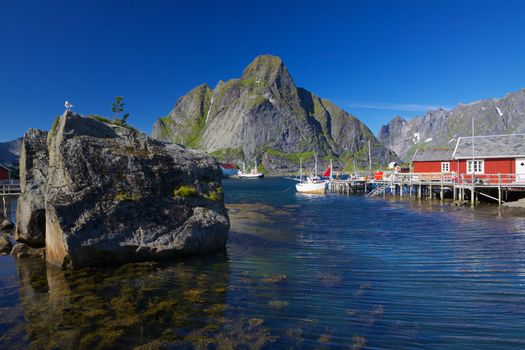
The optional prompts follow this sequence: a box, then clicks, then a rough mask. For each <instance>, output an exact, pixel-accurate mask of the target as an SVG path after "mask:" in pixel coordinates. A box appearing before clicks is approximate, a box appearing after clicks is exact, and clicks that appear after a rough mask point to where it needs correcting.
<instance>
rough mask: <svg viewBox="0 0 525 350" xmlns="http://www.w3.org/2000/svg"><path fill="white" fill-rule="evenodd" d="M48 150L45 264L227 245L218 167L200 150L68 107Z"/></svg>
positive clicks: (155, 255)
mask: <svg viewBox="0 0 525 350" xmlns="http://www.w3.org/2000/svg"><path fill="white" fill-rule="evenodd" d="M48 151H49V168H48V175H47V183H46V193H45V214H46V220H45V221H46V235H45V248H46V259H47V261H48V262H50V263H52V264H55V265H59V266H62V267H73V268H76V267H80V266H86V265H95V264H101V263H105V262H114V261H118V262H127V261H139V260H148V259H160V258H169V257H175V256H182V255H188V254H195V253H205V252H210V251H214V250H219V249H223V248H224V247H225V244H226V240H227V237H228V229H229V219H228V215H227V212H226V209H225V207H224V201H223V197H222V187H221V171H220V168H219V166H218V164H217V162H216V161H215V160H214V159H213V158H212V157H210V156H208V155H206V154H205V153H200V152H195V151H190V150H187V149H185V148H184V147H181V146H177V145H171V144H166V143H163V142H160V141H157V140H153V139H151V138H149V137H147V136H146V135H144V134H142V133H140V132H138V131H136V130H134V129H131V128H127V127H122V126H117V125H113V124H111V123H105V122H101V121H99V120H95V119H91V118H83V117H81V116H79V115H76V114H74V113H73V112H70V111H69V112H66V113H65V114H64V115H63V116H62V117H60V119H59V120H58V123H57V125H56V127H55V128H54V130H52V131H50V133H49V136H48Z"/></svg>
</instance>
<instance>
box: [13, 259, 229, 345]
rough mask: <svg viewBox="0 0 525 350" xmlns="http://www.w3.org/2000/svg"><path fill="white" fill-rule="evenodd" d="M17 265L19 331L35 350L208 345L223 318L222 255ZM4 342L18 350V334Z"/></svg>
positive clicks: (225, 274) (225, 263) (224, 274)
mask: <svg viewBox="0 0 525 350" xmlns="http://www.w3.org/2000/svg"><path fill="white" fill-rule="evenodd" d="M17 268H18V274H19V279H20V295H21V301H22V305H23V309H24V311H23V312H24V317H25V320H26V321H25V333H26V335H27V339H28V341H29V342H30V344H31V347H34V348H39V349H40V348H41V349H52V348H69V349H71V348H81V349H84V348H89V349H94V348H108V347H132V346H136V345H145V344H150V345H158V346H160V345H162V344H171V345H174V344H179V345H184V344H187V345H191V344H194V343H200V342H202V341H203V339H207V340H206V341H209V342H213V341H214V339H213V338H214V337H210V336H209V335H210V334H211V333H212V332H213V333H214V334H215V336H217V335H218V334H220V331H221V329H222V328H224V326H225V323H226V322H227V321H226V318H225V311H226V309H227V307H226V294H227V287H228V279H229V263H228V259H227V256H226V255H225V254H221V255H218V256H214V257H209V258H202V259H195V260H190V261H186V262H178V263H173V264H167V265H166V264H157V263H142V264H127V265H123V266H120V267H117V268H113V269H100V268H98V269H89V268H87V269H82V270H78V271H73V272H71V271H68V272H64V271H62V270H59V269H57V268H55V267H53V266H46V265H45V264H44V263H43V262H42V261H41V260H38V259H20V260H18V264H17ZM190 330H191V331H190ZM208 338H209V339H208ZM3 341H4V344H3V345H4V346H8V347H9V348H16V347H19V348H24V347H25V345H24V344H20V339H8V340H7V341H6V339H3Z"/></svg>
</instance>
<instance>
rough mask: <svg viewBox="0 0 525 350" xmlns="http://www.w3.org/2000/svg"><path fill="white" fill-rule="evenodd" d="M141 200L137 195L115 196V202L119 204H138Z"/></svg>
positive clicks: (121, 194) (122, 193)
mask: <svg viewBox="0 0 525 350" xmlns="http://www.w3.org/2000/svg"><path fill="white" fill-rule="evenodd" d="M139 199H140V198H139V196H138V195H137V194H136V193H127V192H117V193H116V194H115V200H116V201H117V202H125V201H131V202H136V201H138V200H139Z"/></svg>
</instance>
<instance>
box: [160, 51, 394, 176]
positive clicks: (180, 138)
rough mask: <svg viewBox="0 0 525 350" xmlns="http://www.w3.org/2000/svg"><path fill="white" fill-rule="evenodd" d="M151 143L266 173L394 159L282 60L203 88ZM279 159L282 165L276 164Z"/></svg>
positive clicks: (259, 63)
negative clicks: (314, 161) (316, 163)
mask: <svg viewBox="0 0 525 350" xmlns="http://www.w3.org/2000/svg"><path fill="white" fill-rule="evenodd" d="M152 136H153V137H155V138H157V139H159V140H164V141H169V142H174V143H180V144H184V145H186V146H188V147H191V148H199V149H202V150H205V151H207V152H210V153H211V154H212V155H213V156H215V157H217V158H218V159H224V160H227V161H235V162H239V161H241V160H245V161H247V162H252V161H253V160H255V159H257V160H258V161H259V163H260V162H261V161H262V164H263V166H264V167H265V168H266V169H267V170H270V171H272V170H275V169H276V168H274V166H275V165H279V168H282V167H283V166H285V168H286V167H287V166H293V167H295V168H297V166H298V163H299V162H298V160H299V157H300V156H302V158H303V161H304V160H305V158H308V157H309V158H311V157H312V155H313V153H318V154H319V159H322V158H323V157H333V158H347V159H349V158H352V159H356V160H357V162H358V163H359V164H360V165H363V164H366V163H367V161H368V155H367V154H368V150H367V149H366V147H368V146H367V142H363V141H366V140H368V139H371V144H372V147H371V148H372V158H373V160H374V163H385V162H387V161H388V160H391V159H392V158H394V157H395V156H393V155H391V154H390V153H389V151H388V150H387V149H386V148H385V147H383V146H382V145H381V144H380V143H379V142H378V141H377V140H376V138H375V137H374V136H373V135H372V133H371V132H370V130H369V129H368V128H367V127H366V126H365V125H364V124H363V123H361V122H360V121H359V120H358V119H357V118H355V117H354V116H352V115H350V114H348V113H347V112H345V111H344V110H342V109H340V108H339V107H337V106H336V105H334V104H333V103H331V102H330V101H328V100H326V99H322V98H319V97H317V96H316V95H314V94H312V93H311V92H309V91H307V90H305V89H302V88H298V87H297V86H296V85H295V83H294V81H293V79H292V77H291V75H290V73H289V72H288V70H287V69H286V67H285V66H284V64H283V62H282V61H281V59H280V58H278V57H275V56H270V55H265V56H259V57H257V58H256V59H255V60H254V61H253V62H252V63H251V64H250V65H249V66H248V67H247V68H246V69H245V70H244V72H243V74H242V76H241V78H240V79H232V80H230V81H228V82H222V81H221V82H219V83H218V85H217V86H216V87H215V88H214V89H213V90H212V89H211V88H210V87H209V86H207V85H200V86H198V87H196V88H195V89H193V90H192V91H190V92H189V93H188V94H187V95H185V96H183V97H181V98H180V99H179V100H178V101H177V103H176V104H175V107H174V108H173V110H172V111H171V112H170V113H169V114H168V116H167V117H165V118H160V119H159V120H158V121H157V122H156V123H155V124H154V125H153V134H152ZM276 158H277V159H276Z"/></svg>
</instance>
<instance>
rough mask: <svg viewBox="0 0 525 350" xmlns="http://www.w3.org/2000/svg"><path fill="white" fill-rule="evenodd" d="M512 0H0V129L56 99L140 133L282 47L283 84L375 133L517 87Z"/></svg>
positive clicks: (518, 37)
mask: <svg viewBox="0 0 525 350" xmlns="http://www.w3.org/2000/svg"><path fill="white" fill-rule="evenodd" d="M524 38H525V1H518V0H515V1H501V0H500V1H483V0H477V1H467V0H462V1H447V0H440V1H430V0H427V1H408V0H407V1H381V0H375V1H364V0H363V1H335V0H332V1H308V0H302V1H301V0H296V1H285V0H279V1H274V0H264V1H226V0H223V1H198V2H197V1H189V0H188V1H168V0H166V1H155V0H150V1H146V0H144V1H132V0H122V1H110V0H104V1H102V0H100V1H99V0H90V1H54V0H46V1H38V0H34V1H25V0H16V1H15V0H0V118H1V121H2V123H1V125H2V127H1V128H0V141H6V140H10V139H13V138H15V137H18V136H21V135H23V133H24V132H25V131H26V130H27V129H28V128H30V127H36V128H41V129H49V128H50V126H51V125H52V123H53V119H54V117H55V116H56V115H59V114H61V113H62V112H63V110H64V108H63V103H64V101H65V100H66V99H69V100H70V101H72V102H73V103H74V104H75V105H76V108H75V110H76V111H77V112H79V113H81V114H90V113H95V114H101V115H110V109H111V102H112V100H113V99H114V97H115V96H116V95H122V96H124V98H125V100H126V101H127V109H128V111H129V112H130V113H131V117H130V120H129V121H130V123H131V124H133V125H135V126H136V127H138V128H139V129H141V130H143V131H145V132H147V133H149V132H150V131H151V125H152V124H153V122H154V121H155V119H156V118H157V117H159V116H164V115H166V114H167V113H168V112H169V111H170V109H171V108H172V106H173V105H174V104H175V102H176V100H177V98H178V97H180V96H181V95H183V94H184V93H186V92H187V91H189V90H191V89H192V88H193V87H195V86H196V85H198V84H201V83H208V84H210V85H211V86H212V87H213V86H215V84H216V83H217V82H218V81H219V80H221V79H223V80H227V79H231V78H235V77H238V76H240V74H241V72H242V70H243V68H244V67H245V66H246V65H248V64H249V63H250V62H251V61H252V60H253V59H254V58H255V57H256V56H257V55H259V54H265V53H270V54H274V55H278V56H280V57H282V59H283V60H284V62H285V64H286V66H287V67H288V69H289V70H290V72H291V74H292V76H293V77H294V79H295V81H296V83H297V85H299V86H302V87H305V88H307V89H308V90H310V91H312V92H314V93H316V94H317V95H319V96H321V97H325V98H329V99H331V100H333V101H334V102H335V103H336V104H338V105H340V106H341V107H343V108H345V109H346V110H348V111H349V112H351V113H353V114H355V115H356V116H357V117H358V118H360V119H361V120H362V121H364V122H365V123H366V124H367V125H368V126H369V127H370V129H371V130H372V131H373V132H374V133H377V131H378V129H379V127H380V125H381V124H383V123H386V122H387V121H388V120H390V119H391V118H392V117H394V116H395V115H401V116H404V117H407V118H410V117H413V116H414V115H420V114H423V113H424V112H425V111H426V110H427V109H430V108H434V107H437V106H444V107H451V106H454V105H456V104H458V103H460V102H465V103H467V102H472V101H475V100H479V99H482V98H491V97H502V96H504V95H505V94H506V93H508V92H511V91H516V90H519V89H520V88H523V87H525V64H524V62H525V40H524Z"/></svg>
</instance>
